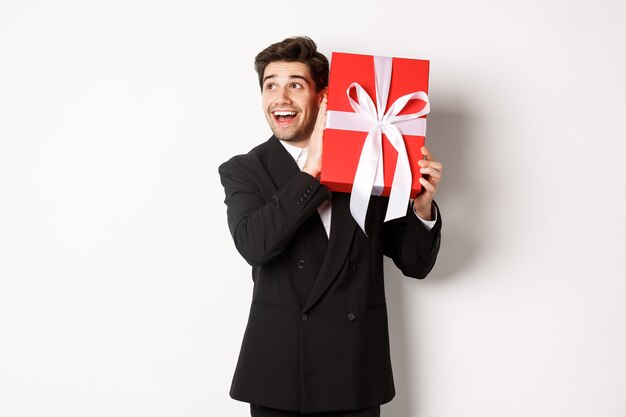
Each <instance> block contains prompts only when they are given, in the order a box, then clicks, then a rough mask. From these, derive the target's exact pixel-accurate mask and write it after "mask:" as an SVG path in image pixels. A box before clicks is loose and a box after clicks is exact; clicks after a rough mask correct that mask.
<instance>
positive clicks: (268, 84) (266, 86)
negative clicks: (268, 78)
mask: <svg viewBox="0 0 626 417" xmlns="http://www.w3.org/2000/svg"><path fill="white" fill-rule="evenodd" d="M274 88H276V85H275V84H272V83H267V84H265V89H266V90H273V89H274Z"/></svg>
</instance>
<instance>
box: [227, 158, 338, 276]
mask: <svg viewBox="0 0 626 417" xmlns="http://www.w3.org/2000/svg"><path fill="white" fill-rule="evenodd" d="M246 162H247V161H245V160H241V159H237V158H234V159H231V160H230V161H228V162H225V163H224V164H222V165H221V166H220V167H219V173H220V178H221V181H222V185H223V186H224V192H225V194H226V197H225V200H224V202H225V203H226V206H227V217H228V227H229V229H230V233H231V235H232V237H233V240H234V242H235V246H236V248H237V250H238V251H239V253H240V254H241V256H243V258H244V259H245V260H246V261H247V262H248V263H249V264H250V265H252V266H258V265H263V264H265V263H267V262H268V261H270V260H271V259H272V258H274V257H275V256H277V255H279V254H280V253H281V252H282V251H283V250H284V249H285V247H286V246H287V244H288V243H289V241H290V240H291V239H292V238H293V236H294V235H295V233H296V231H297V230H298V228H299V227H300V226H301V225H302V224H303V223H304V222H305V221H306V220H307V219H308V218H309V217H310V216H311V215H312V214H313V213H315V212H316V211H317V208H318V207H319V206H320V205H321V204H322V203H323V202H324V201H325V200H326V199H327V198H329V197H330V194H329V192H328V190H327V189H326V188H325V187H323V186H322V185H321V184H320V183H319V181H318V180H316V179H315V178H313V177H312V176H310V175H309V174H307V173H305V172H299V173H298V174H296V175H294V177H293V178H292V179H291V180H290V181H289V182H288V183H287V184H285V185H284V186H283V187H282V188H281V189H279V190H278V191H277V192H276V193H275V194H274V195H273V196H272V197H271V199H270V200H269V201H267V200H266V197H265V196H264V195H263V193H262V192H261V190H260V186H259V178H260V177H261V176H267V173H266V172H264V171H263V170H262V169H261V168H260V167H259V168H258V169H251V168H250V166H249V164H246Z"/></svg>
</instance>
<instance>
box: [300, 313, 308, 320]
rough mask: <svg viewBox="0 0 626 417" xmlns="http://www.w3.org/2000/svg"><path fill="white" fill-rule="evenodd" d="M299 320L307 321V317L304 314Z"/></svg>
mask: <svg viewBox="0 0 626 417" xmlns="http://www.w3.org/2000/svg"><path fill="white" fill-rule="evenodd" d="M300 318H301V319H302V321H307V320H308V318H309V317H308V316H307V315H306V314H303V315H301V316H300Z"/></svg>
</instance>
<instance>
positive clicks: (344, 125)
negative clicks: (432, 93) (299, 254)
mask: <svg viewBox="0 0 626 417" xmlns="http://www.w3.org/2000/svg"><path fill="white" fill-rule="evenodd" d="M391 68H392V59H391V58H388V57H379V56H375V57H374V73H375V84H376V107H374V102H373V101H372V98H371V97H370V96H369V94H367V92H366V91H365V90H364V89H363V87H361V86H360V85H359V84H358V83H352V84H350V87H348V90H347V91H346V94H347V95H348V100H349V101H350V105H351V106H352V109H353V110H354V112H344V111H336V110H328V111H327V112H326V127H327V128H330V129H338V130H352V131H358V132H368V133H367V137H366V138H365V143H364V144H363V149H362V150H361V156H360V158H359V165H358V167H357V170H356V174H355V176H354V182H353V185H352V195H351V197H350V213H352V217H354V219H355V220H356V222H357V223H358V225H359V227H360V228H361V230H363V232H364V233H365V216H366V214H367V207H368V205H369V200H370V195H372V194H373V195H380V194H381V193H382V191H383V186H384V177H383V158H382V133H384V134H385V135H386V136H387V139H389V142H390V143H391V145H392V146H393V147H394V148H395V150H396V151H397V152H398V160H397V162H396V169H395V174H394V176H393V182H392V184H391V193H390V195H389V205H388V206H387V213H386V215H385V221H389V220H393V219H397V218H399V217H403V216H405V215H406V211H407V207H408V203H409V199H410V197H411V184H412V176H411V167H410V165H409V157H408V155H407V153H406V147H405V146H404V139H403V138H402V135H412V136H426V119H420V117H421V116H424V115H426V114H428V113H429V112H430V102H429V101H428V96H427V95H426V93H425V92H423V91H416V92H414V93H410V94H406V95H404V96H402V97H400V98H398V99H397V100H396V101H395V102H394V103H393V104H392V105H391V106H390V107H389V110H388V111H387V113H385V108H386V107H387V98H388V97H389V85H390V83H391ZM353 88H354V89H355V91H356V97H357V101H355V100H353V99H352V97H350V92H351V90H352V89H353ZM411 100H422V101H424V102H425V103H426V105H425V106H424V108H423V109H422V110H420V111H419V112H417V113H412V114H404V115H400V116H399V115H398V113H400V112H401V111H402V109H404V107H405V106H406V105H407V104H408V102H409V101H411Z"/></svg>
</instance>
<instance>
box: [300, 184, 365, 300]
mask: <svg viewBox="0 0 626 417" xmlns="http://www.w3.org/2000/svg"><path fill="white" fill-rule="evenodd" d="M355 229H356V222H355V221H354V219H352V215H351V214H350V194H344V193H334V194H333V200H332V215H331V222H330V239H329V242H328V250H327V251H326V257H325V258H324V263H323V264H322V267H321V268H320V272H319V274H318V276H317V279H316V280H315V284H314V286H313V289H312V290H311V293H310V294H309V298H308V299H307V301H306V303H305V305H304V308H303V311H307V310H309V309H310V308H311V307H313V305H314V304H315V303H316V302H317V301H318V300H319V299H320V297H322V295H324V293H325V292H326V290H327V289H328V287H330V285H331V284H332V283H333V281H334V280H335V278H336V277H337V274H339V271H340V269H341V267H342V266H343V265H344V263H345V260H346V256H347V255H348V251H349V249H350V245H351V244H352V238H353V236H354V231H355Z"/></svg>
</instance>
